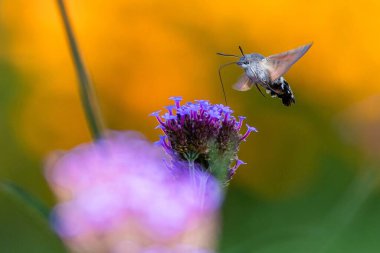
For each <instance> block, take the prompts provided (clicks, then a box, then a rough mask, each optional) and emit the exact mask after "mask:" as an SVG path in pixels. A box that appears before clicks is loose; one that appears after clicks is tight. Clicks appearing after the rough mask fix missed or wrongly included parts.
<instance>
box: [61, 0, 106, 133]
mask: <svg viewBox="0 0 380 253" xmlns="http://www.w3.org/2000/svg"><path fill="white" fill-rule="evenodd" d="M57 3H58V7H59V12H60V14H61V16H62V21H63V24H64V28H65V31H66V35H67V39H68V42H69V46H70V50H71V55H72V57H73V61H74V65H75V69H76V72H77V75H78V80H79V91H80V96H81V100H82V105H83V108H84V111H85V114H86V118H87V122H88V125H89V128H90V131H91V134H92V137H93V138H94V139H100V138H101V137H102V133H103V122H102V120H101V116H100V111H99V108H98V103H97V101H96V97H95V93H94V91H93V88H92V84H91V81H90V78H89V76H88V74H87V71H86V68H85V65H84V63H83V60H82V57H81V55H80V52H79V49H78V45H77V42H76V40H75V36H74V33H73V30H72V28H71V25H70V21H69V18H68V15H67V12H66V7H65V3H64V0H57Z"/></svg>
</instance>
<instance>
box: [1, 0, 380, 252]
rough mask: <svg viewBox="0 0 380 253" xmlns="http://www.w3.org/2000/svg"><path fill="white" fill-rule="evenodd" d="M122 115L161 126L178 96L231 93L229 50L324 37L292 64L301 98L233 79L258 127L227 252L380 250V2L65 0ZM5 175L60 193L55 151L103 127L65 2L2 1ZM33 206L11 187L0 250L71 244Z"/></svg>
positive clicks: (118, 124)
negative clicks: (52, 172) (48, 160)
mask: <svg viewBox="0 0 380 253" xmlns="http://www.w3.org/2000/svg"><path fill="white" fill-rule="evenodd" d="M66 2H67V5H68V10H69V14H70V17H71V20H72V22H73V25H74V30H75V34H76V36H77V39H78V42H79V46H80V48H81V51H82V54H83V56H84V58H85V61H86V64H87V68H88V69H89V71H90V73H91V77H92V79H93V81H94V84H95V89H96V93H97V95H98V98H99V101H100V106H101V109H102V113H103V115H104V119H105V122H106V124H107V126H108V127H109V128H111V129H116V130H137V131H140V132H143V133H144V134H145V135H146V136H147V137H148V138H149V139H150V140H152V141H155V140H158V134H159V131H158V130H154V127H155V126H156V123H155V120H154V119H153V118H149V117H148V114H149V113H151V112H153V111H156V110H157V109H159V108H162V106H164V105H166V104H167V98H168V97H170V96H176V95H178V96H183V97H184V100H185V101H186V100H194V99H208V100H210V101H211V102H213V103H223V101H224V100H223V93H222V89H221V86H220V82H219V79H218V73H217V70H218V68H219V66H220V65H221V64H223V63H226V62H229V61H230V60H231V59H229V58H226V57H221V56H217V55H216V52H224V53H234V54H235V53H236V54H238V46H239V45H240V46H242V47H243V49H244V50H245V52H259V53H262V54H263V55H270V54H274V53H279V52H282V51H286V50H289V49H292V48H295V47H297V46H300V45H303V44H306V43H308V42H311V41H312V42H314V45H313V47H312V48H311V49H310V51H309V52H308V53H307V54H306V55H305V56H304V57H303V58H302V59H301V60H300V61H299V62H297V63H296V64H295V65H294V66H293V67H292V69H291V70H290V71H289V72H288V73H287V74H286V75H285V77H286V79H287V81H288V82H289V84H290V85H291V87H292V90H293V92H294V93H295V97H296V104H295V105H294V106H291V107H290V108H287V107H284V106H283V105H282V104H281V101H280V100H278V99H272V98H270V97H267V98H263V97H262V96H261V95H260V94H259V93H258V92H257V91H256V90H251V91H248V92H245V93H242V92H237V91H234V90H232V89H231V88H230V86H231V85H232V84H233V82H234V81H235V80H237V79H238V78H239V76H240V74H241V70H240V69H239V68H238V67H237V66H232V67H228V68H226V69H224V70H223V77H224V83H225V84H226V88H227V89H226V91H227V99H228V101H229V106H231V108H232V109H233V110H234V111H235V113H236V114H237V115H245V116H247V117H248V118H247V122H248V123H249V124H250V125H253V126H255V127H256V128H257V129H258V130H259V133H257V134H255V135H253V136H252V138H250V141H249V142H247V143H244V144H243V145H242V146H241V151H240V159H242V160H244V161H245V162H247V163H248V165H245V166H242V167H241V168H240V169H239V171H238V173H237V174H236V176H235V177H234V180H233V182H232V184H231V188H230V190H229V193H228V195H227V199H226V202H225V205H224V210H223V219H222V220H223V225H222V228H223V229H222V230H223V232H222V235H221V243H220V252H226V253H227V252H231V253H232V252H255V253H256V252H260V253H261V252H265V253H267V252H268V253H269V252H379V250H380V241H379V240H378V239H379V235H380V199H379V198H380V192H379V177H378V175H379V166H380V158H379V154H380V116H379V115H380V95H379V93H380V79H379V78H377V76H376V74H377V73H378V71H379V70H378V68H379V66H380V35H379V34H378V32H377V31H376V29H377V27H379V26H380V19H379V18H378V17H379V15H380V2H378V1H369V0H366V1H362V2H360V3H359V2H357V1H343V0H337V1H326V0H322V1H314V2H308V3H306V2H304V1H299V0H292V1H283V0H281V1H274V0H267V1H217V2H214V1H209V2H207V1H174V0H169V1H121V0H114V1H108V2H104V1H88V0H87V1H85V0H84V1H74V0H70V1H66ZM0 87H1V92H0V140H1V141H0V151H1V152H0V180H8V181H13V182H15V183H17V184H18V185H20V186H22V187H23V188H25V189H26V190H28V191H29V192H31V193H32V194H33V195H35V196H37V197H38V198H40V199H41V200H42V201H43V202H45V203H47V204H48V205H50V206H52V205H53V204H54V198H53V196H52V193H51V192H50V190H49V188H48V186H47V183H46V182H45V179H44V175H43V169H42V168H43V161H44V158H45V157H46V155H47V154H49V152H51V151H54V150H62V149H63V150H67V149H70V148H72V147H74V146H76V145H78V144H80V143H83V142H88V141H90V133H89V130H88V127H87V125H86V121H85V117H84V114H83V110H82V108H81V103H80V98H79V95H78V88H77V80H76V76H75V72H74V68H73V64H72V60H71V58H70V52H69V48H68V45H67V41H66V38H65V34H64V31H63V26H62V23H61V20H60V17H59V14H58V9H57V6H56V3H55V1H47V0H35V1H26V0H12V1H11V0H3V1H1V2H0ZM35 216H36V214H35V213H33V210H28V208H26V207H25V206H24V205H23V204H22V203H20V202H19V201H17V200H14V199H13V198H12V197H10V196H9V195H7V194H6V193H5V192H1V193H0V252H12V253H13V252H16V253H17V252H65V251H64V249H63V246H62V244H61V242H60V241H59V239H58V238H57V237H56V236H54V235H53V234H52V233H51V231H49V228H48V226H47V224H45V222H44V221H43V220H42V219H41V220H38V219H36V218H35Z"/></svg>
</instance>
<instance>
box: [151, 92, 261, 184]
mask: <svg viewBox="0 0 380 253" xmlns="http://www.w3.org/2000/svg"><path fill="white" fill-rule="evenodd" d="M170 99H171V100H174V102H175V105H170V106H167V107H166V108H167V110H168V112H166V113H165V114H164V115H163V116H160V111H157V112H154V113H152V114H151V116H154V117H156V119H157V121H158V122H159V125H158V128H160V129H162V130H163V132H164V133H165V136H162V137H161V139H160V141H159V143H160V144H161V145H162V146H163V148H164V149H165V150H166V152H167V153H168V154H170V155H171V156H172V157H174V159H180V160H185V161H188V162H189V164H190V166H191V164H192V163H195V164H198V165H199V167H200V168H201V169H203V170H205V171H207V172H208V173H210V174H212V175H213V176H215V177H216V178H217V179H219V180H220V181H221V182H222V183H224V184H225V183H228V181H229V180H231V178H232V176H233V175H234V174H235V172H236V170H237V168H238V167H239V166H240V165H241V164H244V162H243V161H241V160H239V159H238V158H237V152H238V150H239V145H240V143H241V142H242V141H245V140H246V139H247V137H248V136H249V134H250V133H251V132H257V130H256V129H255V128H254V127H251V126H249V125H248V124H247V125H246V126H247V130H246V132H245V133H244V134H240V129H241V127H242V125H243V121H244V119H245V117H243V116H240V117H238V118H239V119H238V120H236V118H235V117H234V116H232V113H233V111H232V110H231V109H230V108H229V107H228V106H224V105H222V104H216V105H213V104H210V103H209V102H208V101H206V100H196V101H195V102H194V103H191V102H189V103H187V104H185V105H182V106H181V105H180V101H181V100H182V98H181V97H171V98H170ZM234 162H235V164H234V165H233V166H232V164H233V163H234Z"/></svg>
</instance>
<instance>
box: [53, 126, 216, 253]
mask: <svg viewBox="0 0 380 253" xmlns="http://www.w3.org/2000/svg"><path fill="white" fill-rule="evenodd" d="M180 166H182V165H181V163H175V165H174V164H168V163H167V162H165V154H164V153H163V152H162V151H161V149H160V148H158V147H156V146H154V145H153V144H151V143H149V142H148V141H146V140H145V139H144V138H143V137H141V136H140V135H138V134H137V133H134V132H126V133H120V132H112V133H110V134H109V135H108V136H107V137H106V138H105V139H103V140H100V141H98V142H96V143H90V144H84V145H81V146H79V147H77V148H75V149H73V150H71V151H69V152H67V153H64V154H63V155H61V156H59V157H58V158H55V157H53V158H51V159H50V160H48V163H47V172H46V174H47V179H48V182H49V184H50V185H51V187H52V189H53V191H54V192H55V194H56V195H57V197H58V199H59V200H60V204H58V205H57V206H56V208H55V211H54V215H53V224H54V228H55V230H56V231H57V232H58V233H59V235H60V236H61V237H62V238H63V239H64V240H65V242H67V244H68V245H69V247H70V248H71V249H72V251H73V252H132V253H133V252H201V250H212V249H213V247H214V245H213V244H214V243H215V237H216V230H217V222H216V221H217V211H218V208H219V205H220V202H221V190H220V188H219V186H218V184H217V183H216V181H215V180H214V179H213V178H212V177H210V175H208V174H206V173H202V172H201V171H198V173H197V174H196V175H195V176H196V177H195V179H196V180H197V181H202V182H207V183H206V184H205V187H206V188H205V189H203V190H202V196H200V192H199V190H198V189H197V188H196V187H195V186H194V184H193V181H192V180H190V178H189V177H188V176H187V174H186V173H183V171H185V170H183V168H179V167H180ZM177 171H178V172H181V173H176V172H177ZM153 249H161V251H159V250H156V251H154V250H153Z"/></svg>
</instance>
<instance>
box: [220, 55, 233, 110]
mask: <svg viewBox="0 0 380 253" xmlns="http://www.w3.org/2000/svg"><path fill="white" fill-rule="evenodd" d="M231 64H236V62H229V63H226V64H223V65H221V66H220V67H219V71H218V73H219V80H220V83H221V84H222V90H223V96H224V102H226V105H228V104H227V96H226V91H225V90H224V84H223V80H222V73H221V70H222V69H223V68H224V67H227V66H229V65H231Z"/></svg>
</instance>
